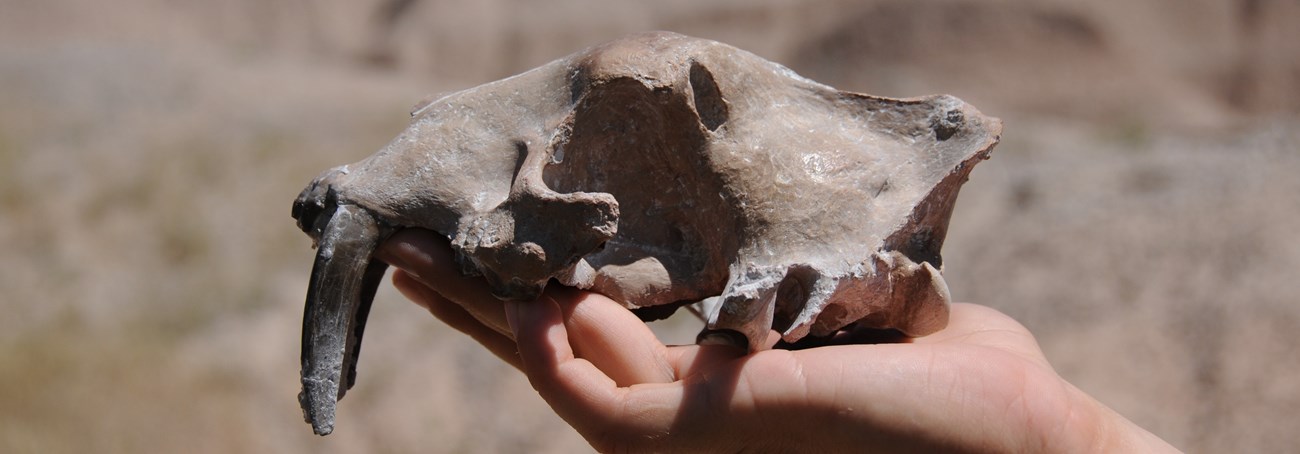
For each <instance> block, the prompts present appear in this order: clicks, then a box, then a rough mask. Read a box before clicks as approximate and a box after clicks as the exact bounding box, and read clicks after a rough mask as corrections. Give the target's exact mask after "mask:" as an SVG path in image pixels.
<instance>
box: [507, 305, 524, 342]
mask: <svg viewBox="0 0 1300 454" xmlns="http://www.w3.org/2000/svg"><path fill="white" fill-rule="evenodd" d="M520 304H521V303H519V302H516V301H506V303H505V309H506V324H507V325H510V332H511V333H514V334H515V336H516V337H518V336H519V305H520Z"/></svg>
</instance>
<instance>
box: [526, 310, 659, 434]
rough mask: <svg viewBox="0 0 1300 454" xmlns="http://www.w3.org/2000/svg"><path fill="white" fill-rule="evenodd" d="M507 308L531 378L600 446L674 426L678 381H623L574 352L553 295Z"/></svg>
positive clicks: (545, 396)
mask: <svg viewBox="0 0 1300 454" xmlns="http://www.w3.org/2000/svg"><path fill="white" fill-rule="evenodd" d="M506 312H507V314H508V317H509V320H510V324H511V325H512V327H513V328H514V333H515V338H516V339H518V341H519V344H518V345H519V356H520V359H521V360H522V362H523V365H524V368H523V369H524V371H525V373H526V374H527V375H528V381H529V382H530V383H532V385H533V388H535V389H537V393H538V394H539V395H541V396H542V398H543V399H545V400H546V402H547V403H548V404H549V405H550V406H551V407H552V408H553V409H554V410H555V412H556V414H558V415H560V417H561V418H563V419H564V420H565V421H566V422H568V423H569V424H570V425H572V426H573V427H574V429H576V430H577V431H578V432H579V433H581V434H582V435H583V437H585V438H586V439H587V440H588V441H589V442H591V443H592V444H593V445H594V446H595V447H596V448H597V450H600V451H606V450H612V449H614V445H615V444H619V443H621V442H622V441H625V440H635V439H641V438H644V437H643V436H644V435H648V434H658V433H664V432H665V431H666V430H667V428H669V427H671V425H672V423H673V420H674V417H675V415H676V414H677V413H678V410H679V406H680V403H681V402H682V387H681V384H680V382H677V383H671V384H644V385H637V386H634V387H631V388H625V387H619V386H618V384H617V383H616V382H615V380H614V379H612V378H610V377H609V376H608V375H606V374H605V373H603V372H601V370H600V369H598V368H597V367H596V366H595V365H594V364H592V363H591V362H590V361H587V360H585V359H581V358H577V357H575V356H574V350H573V347H572V345H571V344H570V343H569V339H570V338H571V336H570V333H569V332H568V330H567V329H566V327H565V324H564V313H563V311H562V310H561V309H560V305H559V304H557V303H556V302H555V301H554V300H553V299H550V298H545V297H544V298H542V299H541V300H539V301H536V302H533V303H507V308H506Z"/></svg>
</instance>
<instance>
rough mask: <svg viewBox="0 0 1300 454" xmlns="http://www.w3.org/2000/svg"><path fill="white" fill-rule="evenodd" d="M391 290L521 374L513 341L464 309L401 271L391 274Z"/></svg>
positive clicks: (520, 366)
mask: <svg viewBox="0 0 1300 454" xmlns="http://www.w3.org/2000/svg"><path fill="white" fill-rule="evenodd" d="M393 286H394V287H397V290H398V291H400V292H402V295H405V296H406V298H407V299H410V300H411V301H413V302H415V303H416V304H419V305H420V306H422V307H424V308H425V309H428V310H429V312H430V313H432V314H433V316H434V317H437V318H438V320H442V322H443V323H446V324H447V325H448V326H451V327H452V328H455V329H456V330H457V331H460V332H462V333H465V334H467V335H469V337H470V338H472V339H474V340H475V341H478V343H480V344H483V346H484V347H486V348H487V349H488V351H491V352H492V354H494V355H496V356H497V357H498V358H501V360H502V361H505V362H507V363H510V365H512V366H515V368H516V369H521V370H522V367H523V364H522V363H521V362H520V361H519V354H518V353H517V352H516V348H515V341H514V339H512V338H510V337H507V336H506V335H504V334H501V333H499V332H497V331H496V330H494V329H492V328H489V327H488V326H487V325H484V324H483V323H481V322H479V320H478V319H477V318H475V317H474V316H473V315H471V314H470V313H469V312H467V311H466V310H465V308H463V307H461V306H460V305H459V304H456V303H455V302H452V301H451V300H448V299H447V298H444V297H443V296H442V295H439V294H438V292H435V291H433V289H430V288H429V287H427V286H425V284H423V283H421V282H419V281H417V280H416V279H415V277H413V276H411V275H410V274H408V273H407V272H405V271H402V270H398V271H397V272H396V273H393Z"/></svg>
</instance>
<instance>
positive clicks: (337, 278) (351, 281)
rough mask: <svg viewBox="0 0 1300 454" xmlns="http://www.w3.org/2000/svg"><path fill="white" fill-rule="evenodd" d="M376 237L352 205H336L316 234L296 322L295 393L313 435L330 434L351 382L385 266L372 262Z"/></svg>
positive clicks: (366, 216)
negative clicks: (298, 378)
mask: <svg viewBox="0 0 1300 454" xmlns="http://www.w3.org/2000/svg"><path fill="white" fill-rule="evenodd" d="M380 233H381V229H380V226H379V223H378V222H376V220H375V218H374V217H373V216H371V215H370V213H369V212H367V211H366V210H364V209H362V208H360V207H357V206H355V205H339V206H338V207H337V208H336V209H335V211H334V213H333V215H332V216H331V217H330V220H329V222H328V224H326V226H325V228H324V229H323V230H322V232H321V236H320V244H319V246H318V249H317V252H316V261H315V264H314V265H313V266H312V270H311V284H310V286H309V287H308V288H307V304H306V309H305V311H304V313H303V320H302V392H301V393H300V394H299V395H298V402H299V404H301V405H302V410H303V417H304V419H306V420H307V422H309V423H311V426H312V430H313V431H315V432H316V434H318V435H328V434H329V433H330V432H333V431H334V413H335V407H336V405H337V403H338V400H339V399H342V398H343V395H344V394H346V393H347V390H348V389H349V388H351V387H352V385H353V384H354V383H356V378H357V369H356V368H357V359H358V358H359V357H360V354H361V337H362V335H363V334H364V330H365V324H366V317H367V316H369V314H370V306H371V304H372V303H373V301H374V298H375V292H376V290H377V289H378V288H379V283H380V281H382V280H383V276H384V271H385V270H386V269H387V268H388V265H387V264H385V263H383V262H381V261H378V260H374V259H373V258H372V256H373V254H374V251H375V248H376V247H377V246H378V245H379V241H380V239H381V234H380ZM344 371H346V373H347V375H344ZM344 380H346V381H344ZM340 385H341V386H340Z"/></svg>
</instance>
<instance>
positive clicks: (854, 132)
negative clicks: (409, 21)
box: [293, 33, 1001, 434]
mask: <svg viewBox="0 0 1300 454" xmlns="http://www.w3.org/2000/svg"><path fill="white" fill-rule="evenodd" d="M412 117H413V119H412V122H411V125H410V126H409V127H408V128H407V129H406V130H405V131H404V132H402V133H401V134H400V135H399V136H398V137H397V138H396V139H394V140H393V141H392V142H391V143H389V144H388V145H387V146H385V147H384V148H383V149H381V150H380V151H379V152H378V153H376V154H374V155H373V156H371V157H369V158H367V159H365V160H363V161H361V162H358V163H355V164H350V165H345V166H341V167H337V168H334V169H331V170H329V171H327V172H325V173H324V174H323V175H321V176H320V177H319V178H317V179H316V180H315V181H313V182H312V183H311V185H310V186H308V187H307V189H306V190H304V191H303V193H302V194H301V195H300V196H299V197H298V200H297V201H296V202H295V204H294V212H293V214H294V217H295V218H297V219H298V221H299V226H300V227H301V228H302V229H303V230H304V231H306V232H307V233H308V234H310V235H311V236H312V237H313V238H315V239H316V240H317V242H318V253H317V257H316V263H315V267H314V268H313V270H312V278H311V284H310V288H309V289H308V298H307V308H306V314H305V316H304V320H303V356H302V360H303V378H302V380H303V392H302V394H301V395H300V397H299V398H300V400H301V403H302V405H303V409H304V412H305V413H306V416H307V419H308V420H309V421H310V422H311V423H312V425H313V427H314V429H315V430H316V432H317V433H322V434H324V433H329V432H330V431H331V430H332V428H333V423H334V410H335V403H336V401H337V399H339V398H341V397H342V396H343V394H344V392H345V391H346V390H347V389H348V388H349V387H351V385H352V384H353V382H354V381H355V379H356V358H357V355H358V353H359V351H360V341H361V335H362V329H363V328H364V323H365V318H366V314H367V312H368V311H369V306H370V302H371V299H372V298H373V296H374V292H375V288H376V286H377V285H378V283H379V281H380V280H381V279H382V276H383V272H384V268H385V266H384V265H383V264H382V263H381V262H378V261H376V260H374V259H373V258H372V257H371V254H372V252H373V250H374V248H375V247H376V245H377V244H379V242H380V241H382V239H383V238H384V237H386V236H387V235H388V234H390V233H392V232H393V231H395V230H396V229H399V228H403V227H420V228H425V229H429V230H432V231H435V232H438V233H440V234H443V235H446V236H447V237H448V238H449V239H450V241H451V244H452V247H453V249H454V250H455V251H456V252H457V253H458V254H459V258H460V259H461V260H462V265H463V267H464V269H465V271H466V272H467V273H471V274H481V275H483V276H484V277H485V278H486V280H487V282H488V283H489V285H490V286H491V288H492V289H493V292H494V293H495V294H496V295H497V296H499V297H501V298H503V299H514V300H531V299H534V298H535V297H537V295H538V294H539V293H540V292H541V290H542V288H543V287H544V286H545V285H546V284H547V282H548V281H549V280H551V279H556V280H557V281H559V282H561V283H563V284H565V285H572V286H576V287H581V288H587V289H591V290H593V291H596V292H599V293H602V294H605V295H608V296H610V297H612V298H614V299H615V300H618V301H621V302H622V303H623V304H625V305H627V307H629V308H632V309H635V310H638V311H639V312H640V313H642V314H650V313H652V312H655V311H654V310H655V309H665V310H662V311H658V312H661V313H658V314H654V315H653V316H662V315H664V314H663V313H669V312H671V310H672V309H675V308H676V307H679V306H681V305H683V304H687V303H695V302H702V304H701V306H700V307H702V308H703V312H704V315H705V316H706V318H707V323H708V326H707V328H706V330H705V334H706V335H704V336H702V338H707V339H709V340H715V341H716V340H719V339H722V340H730V341H732V342H736V343H739V344H741V345H747V346H748V347H749V348H750V349H751V350H753V349H761V348H765V347H766V346H765V345H764V344H763V342H764V340H765V339H766V337H767V333H768V332H769V330H772V329H774V330H776V331H777V332H779V333H780V334H781V336H782V338H783V340H785V341H786V342H794V341H798V340H800V339H803V338H805V337H825V336H830V335H833V334H835V333H836V332H837V331H838V330H840V329H843V328H846V327H849V326H850V325H852V326H859V327H868V328H889V329H896V330H898V331H901V332H902V333H905V334H907V335H911V336H920V335H925V334H929V333H931V332H934V331H936V330H939V329H941V328H942V327H943V326H944V325H945V324H946V323H947V317H948V301H949V296H948V290H947V285H946V284H945V283H944V281H943V278H942V276H941V275H940V273H939V269H940V268H941V259H940V255H939V250H940V247H941V246H942V244H943V240H944V236H945V234H946V232H947V226H948V218H949V217H950V215H951V213H952V208H953V203H954V201H955V199H956V197H957V191H958V188H959V187H960V186H961V184H962V183H963V182H964V181H965V180H966V179H967V176H968V175H969V173H970V171H971V168H972V166H973V165H974V164H975V163H977V162H978V161H979V160H982V159H986V158H987V157H988V153H989V151H990V150H991V149H992V147H993V145H994V144H996V143H997V141H998V136H999V134H1000V133H1001V123H1000V122H999V121H998V120H997V119H995V118H990V117H986V116H984V115H982V114H980V113H979V111H977V110H976V109H975V108H974V107H972V106H970V105H968V104H966V103H964V102H962V101H961V100H958V99H957V98H954V97H951V96H927V97H921V98H911V99H890V98H881V97H875V96H868V95H862V94H857V93H849V92H843V91H837V90H835V89H833V88H831V87H827V86H825V85H821V84H818V83H816V82H813V81H811V80H808V79H804V78H802V77H800V76H798V75H796V74H795V73H793V72H792V71H790V70H789V69H786V68H785V67H783V66H780V65H777V64H775V63H772V62H769V61H766V60H764V59H762V58H759V57H757V56H755V55H753V54H750V53H748V52H745V51H742V50H739V49H736V48H733V47H730V46H727V45H725V44H721V43H717V42H713V41H707V40H701V39H695V38H690V37H686V36H681V35H676V34H671V33H650V34H641V35H635V36H631V37H628V38H624V39H621V40H618V41H614V42H611V43H608V44H605V45H602V46H598V47H594V48H591V49H587V50H585V51H582V52H579V53H577V54H574V55H571V56H569V57H566V58H563V59H560V60H556V61H554V62H552V63H549V64H547V65H545V66H542V67H539V68H537V69H534V70H532V71H529V72H526V73H523V74H520V75H517V76H514V77H511V78H508V79H504V80H501V81H497V82H493V83H489V84H486V85H482V86H479V87H476V88H472V89H469V90H465V91H462V92H458V93H455V94H452V95H449V96H446V97H444V98H441V99H438V100H436V101H432V102H429V103H426V104H423V105H421V106H419V107H417V109H416V110H415V111H414V112H413V113H412Z"/></svg>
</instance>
